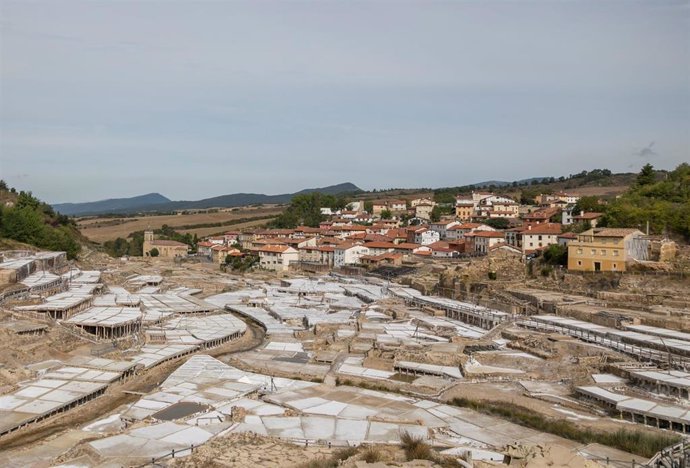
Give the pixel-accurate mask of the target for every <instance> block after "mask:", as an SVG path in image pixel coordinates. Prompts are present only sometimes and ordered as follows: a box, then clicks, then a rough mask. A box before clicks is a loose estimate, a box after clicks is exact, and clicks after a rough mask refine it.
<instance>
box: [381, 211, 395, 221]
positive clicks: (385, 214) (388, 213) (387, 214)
mask: <svg viewBox="0 0 690 468" xmlns="http://www.w3.org/2000/svg"><path fill="white" fill-rule="evenodd" d="M392 217H393V213H391V210H383V211H381V219H391V218H392Z"/></svg>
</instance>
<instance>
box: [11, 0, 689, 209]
mask: <svg viewBox="0 0 690 468" xmlns="http://www.w3.org/2000/svg"><path fill="white" fill-rule="evenodd" d="M684 161H690V2H689V1H682V2H679V1H673V2H667V1H662V0H656V1H652V2H648V1H640V2H633V1H600V0H597V1H593V2H590V1H541V2H536V1H500V2H499V1H491V0H489V1H476V2H461V1H443V2H441V1H392V0H391V1H348V2H342V1H337V2H336V1H325V0H324V1H304V2H298V1H273V2H272V1H260V2H257V1H191V0H188V1H168V0H166V1H155V0H148V1H144V2H140V1H137V2H134V1H115V0H110V1H106V0H100V1H65V0H49V1H32V0H21V1H9V0H0V177H1V178H3V179H5V180H6V181H7V182H8V183H9V185H11V186H15V187H17V188H18V189H24V190H31V191H33V193H34V194H35V195H38V196H39V197H41V198H42V199H44V200H46V201H48V202H51V203H58V202H79V201H92V200H99V199H104V198H116V197H127V196H134V195H139V194H143V193H149V192H160V193H162V194H163V195H165V196H167V197H169V198H171V199H174V200H179V199H200V198H205V197H210V196H216V195H222V194H227V193H235V192H256V193H269V194H276V193H287V192H293V191H297V190H300V189H303V188H307V187H323V186H326V185H331V184H336V183H341V182H346V181H349V182H353V183H355V184H357V185H358V186H360V187H361V188H363V189H372V188H386V187H442V186H456V185H464V184H469V183H475V182H481V181H485V180H508V181H512V180H517V179H522V178H528V177H537V176H538V177H543V176H556V177H558V176H561V175H566V176H567V175H568V174H572V173H577V172H580V171H582V170H591V169H594V168H609V169H611V170H613V171H615V172H619V171H620V172H628V171H635V172H636V171H638V170H639V169H640V167H641V166H642V165H644V164H645V163H647V162H650V163H652V164H653V165H654V166H655V167H657V168H664V169H672V168H673V167H675V166H677V165H678V164H680V163H681V162H684Z"/></svg>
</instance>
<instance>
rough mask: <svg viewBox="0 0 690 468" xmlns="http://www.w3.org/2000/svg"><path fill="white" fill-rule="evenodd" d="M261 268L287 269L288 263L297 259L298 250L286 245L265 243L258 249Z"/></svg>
mask: <svg viewBox="0 0 690 468" xmlns="http://www.w3.org/2000/svg"><path fill="white" fill-rule="evenodd" d="M258 252H259V265H260V266H261V268H265V269H266V270H273V271H287V269H288V268H289V266H290V263H292V262H297V261H299V252H298V251H297V250H296V249H293V248H292V247H289V246H287V245H266V246H264V247H260V248H259V249H258Z"/></svg>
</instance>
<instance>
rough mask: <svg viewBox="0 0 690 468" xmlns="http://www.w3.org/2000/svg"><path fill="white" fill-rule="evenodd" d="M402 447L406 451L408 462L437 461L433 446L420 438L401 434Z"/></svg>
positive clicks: (407, 433)
mask: <svg viewBox="0 0 690 468" xmlns="http://www.w3.org/2000/svg"><path fill="white" fill-rule="evenodd" d="M400 446H401V447H402V449H403V450H404V451H405V457H406V458H407V461H411V460H431V461H434V460H436V456H435V454H434V451H433V450H432V449H431V446H430V445H429V444H427V443H426V442H424V439H422V438H421V437H419V436H415V435H412V434H410V433H409V432H406V431H405V432H403V433H401V434H400Z"/></svg>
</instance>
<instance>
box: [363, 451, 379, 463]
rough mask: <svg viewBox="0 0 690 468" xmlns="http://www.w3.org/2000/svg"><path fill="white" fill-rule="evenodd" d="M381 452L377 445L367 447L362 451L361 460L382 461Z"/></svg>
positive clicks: (369, 461) (368, 461)
mask: <svg viewBox="0 0 690 468" xmlns="http://www.w3.org/2000/svg"><path fill="white" fill-rule="evenodd" d="M383 458H384V456H383V452H382V451H381V449H380V448H378V447H369V448H367V449H366V450H365V451H364V452H362V460H364V461H365V462H367V463H376V462H379V461H383Z"/></svg>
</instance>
